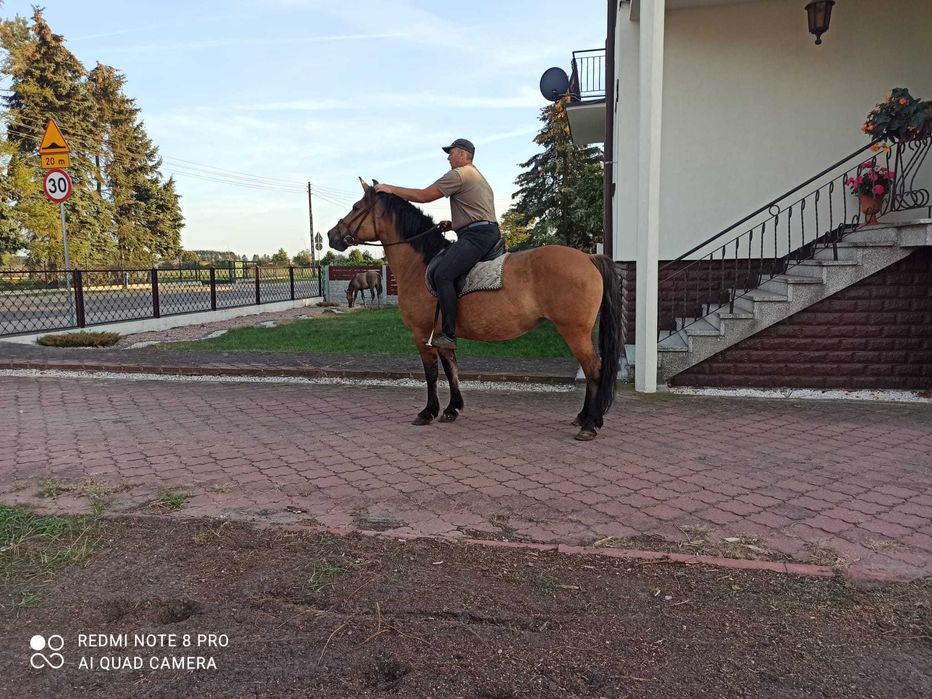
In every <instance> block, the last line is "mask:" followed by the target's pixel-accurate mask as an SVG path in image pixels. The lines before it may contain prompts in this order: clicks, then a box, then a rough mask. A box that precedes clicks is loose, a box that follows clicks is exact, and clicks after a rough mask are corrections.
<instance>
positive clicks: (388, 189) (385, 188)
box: [375, 182, 395, 194]
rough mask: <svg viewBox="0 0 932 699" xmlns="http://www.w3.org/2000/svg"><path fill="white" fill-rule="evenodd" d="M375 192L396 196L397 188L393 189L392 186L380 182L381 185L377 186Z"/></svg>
mask: <svg viewBox="0 0 932 699" xmlns="http://www.w3.org/2000/svg"><path fill="white" fill-rule="evenodd" d="M375 191H376V192H385V193H386V194H394V193H395V188H394V187H392V186H391V185H390V184H382V183H381V182H379V183H378V184H377V185H376V186H375Z"/></svg>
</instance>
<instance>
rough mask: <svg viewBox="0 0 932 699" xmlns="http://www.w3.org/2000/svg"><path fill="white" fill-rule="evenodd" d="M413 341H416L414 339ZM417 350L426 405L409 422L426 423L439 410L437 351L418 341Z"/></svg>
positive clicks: (414, 423)
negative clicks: (425, 382) (422, 368)
mask: <svg viewBox="0 0 932 699" xmlns="http://www.w3.org/2000/svg"><path fill="white" fill-rule="evenodd" d="M417 337H419V336H418V335H417V334H415V338H417ZM415 342H417V340H416V339H415ZM418 352H419V353H420V355H421V362H422V363H423V364H424V378H425V379H426V380H427V405H425V406H424V409H423V410H422V411H421V412H419V413H418V414H417V417H416V418H414V421H413V422H412V423H411V424H413V425H427V424H430V423H431V422H432V421H433V419H434V418H435V417H437V413H439V412H440V399H439V398H438V397H437V377H438V375H439V371H438V368H437V351H436V350H433V349H431V348H429V347H425V346H424V345H423V344H421V343H418Z"/></svg>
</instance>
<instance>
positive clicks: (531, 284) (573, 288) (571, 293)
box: [328, 178, 621, 440]
mask: <svg viewBox="0 0 932 699" xmlns="http://www.w3.org/2000/svg"><path fill="white" fill-rule="evenodd" d="M360 182H361V183H362V186H363V191H364V192H365V194H364V196H363V198H362V199H360V200H359V201H358V202H356V203H355V204H354V205H353V208H352V210H351V211H350V212H349V213H348V214H347V215H346V216H345V217H343V218H342V219H340V221H338V222H337V225H336V226H334V227H333V228H332V229H331V230H330V231H329V233H328V235H329V238H330V246H331V247H332V248H334V249H335V250H339V251H343V250H346V249H347V248H348V247H349V246H351V245H358V244H360V243H363V242H369V243H376V242H378V243H381V244H382V245H383V246H384V247H385V255H386V257H387V258H388V262H389V264H390V265H391V268H392V271H393V272H394V274H395V277H396V278H397V280H398V306H399V308H400V310H401V318H402V320H403V321H404V324H405V325H406V326H408V328H410V329H411V331H412V332H413V334H414V342H415V344H416V345H417V349H418V352H419V353H420V355H421V361H422V362H423V364H424V374H425V376H426V379H427V405H426V406H425V407H424V409H423V410H421V412H419V413H418V414H417V417H416V418H415V420H414V424H415V425H426V424H428V423H430V422H431V421H432V420H433V419H434V418H436V417H437V415H438V414H439V413H440V401H439V399H438V397H437V377H438V367H437V361H438V358H439V360H440V363H441V364H442V365H443V370H444V372H445V373H446V376H447V380H448V382H449V384H450V403H449V405H447V407H446V408H445V409H444V410H443V414H442V415H441V416H440V421H441V422H452V421H453V420H455V419H456V418H457V416H458V415H459V413H460V411H461V410H462V409H463V405H464V404H463V397H462V395H461V393H460V388H459V378H458V368H457V362H456V352H455V351H447V350H443V351H438V350H437V349H434V348H431V347H427V346H426V345H425V344H424V338H426V337H428V336H429V335H430V334H431V331H432V330H433V328H434V323H435V315H434V310H435V308H436V299H434V297H433V296H431V295H430V293H429V292H428V291H427V288H426V286H425V284H424V274H425V271H426V268H427V263H428V262H429V261H430V260H431V259H432V258H433V257H434V256H435V255H437V253H439V252H440V251H441V250H443V249H445V248H446V247H448V246H449V245H450V241H448V240H447V239H446V238H444V237H443V235H442V234H441V233H440V231H439V230H438V228H437V226H435V225H434V221H433V219H432V218H430V217H429V216H426V215H425V214H424V213H423V212H422V211H421V210H420V209H418V208H417V207H416V206H414V205H412V204H409V203H408V202H406V201H404V200H403V199H401V198H400V197H396V196H394V195H392V194H378V193H376V191H375V189H374V188H372V187H370V186H369V185H368V184H367V183H366V182H365V181H363V180H362V178H360ZM503 282H504V284H503V287H502V288H501V289H499V290H497V291H479V292H474V293H471V294H467V295H465V296H463V297H462V298H461V299H460V301H459V314H458V315H457V326H456V335H457V337H462V338H467V339H474V340H484V341H492V340H511V339H513V338H516V337H520V336H521V335H524V334H525V333H527V332H529V331H530V330H532V329H533V328H534V327H535V326H537V324H538V323H540V321H541V320H542V319H545V318H546V319H548V320H550V321H552V322H553V324H554V325H555V326H556V328H557V330H558V331H559V333H560V334H561V335H562V336H563V339H564V340H566V343H567V344H568V345H569V347H570V349H571V350H572V352H573V354H574V355H575V357H576V359H577V360H578V361H579V364H580V366H581V367H582V369H583V372H584V373H585V375H586V398H585V401H584V403H583V407H582V410H581V411H580V412H579V414H578V415H577V416H576V420H575V421H574V422H573V424H574V425H578V426H579V427H580V430H579V433H578V434H577V435H576V439H579V440H589V439H593V438H594V437H595V436H596V433H597V431H598V429H599V428H601V427H602V418H603V416H604V415H605V413H606V412H607V411H608V409H609V407H610V406H611V404H612V401H613V400H614V396H615V380H616V378H617V374H618V357H619V350H620V317H619V312H620V309H621V302H620V296H619V284H618V276H617V274H616V272H615V265H614V263H613V262H612V260H611V259H610V258H608V257H606V256H605V255H589V254H586V253H584V252H581V251H579V250H575V249H573V248H567V247H562V246H557V245H548V246H544V247H541V248H536V249H534V250H525V251H521V252H515V253H512V254H511V256H510V257H508V258H507V260H506V261H505V266H504V270H503ZM596 319H598V321H599V338H598V345H599V352H598V354H597V353H596V352H595V349H594V347H593V344H592V332H593V328H594V327H595V323H596ZM438 355H439V356H438ZM600 355H601V358H600Z"/></svg>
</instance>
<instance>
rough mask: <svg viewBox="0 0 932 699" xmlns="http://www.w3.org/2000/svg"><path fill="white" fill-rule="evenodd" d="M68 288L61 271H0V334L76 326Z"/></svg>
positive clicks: (70, 292) (70, 291) (68, 281)
mask: <svg viewBox="0 0 932 699" xmlns="http://www.w3.org/2000/svg"><path fill="white" fill-rule="evenodd" d="M70 287H71V281H70V279H68V278H67V275H66V274H65V272H64V271H62V270H41V271H8V272H7V271H4V272H0V334H3V335H13V334H17V333H30V332H41V331H43V330H60V329H63V328H73V327H75V326H76V325H77V319H76V315H75V306H74V294H73V293H72V289H71V288H70Z"/></svg>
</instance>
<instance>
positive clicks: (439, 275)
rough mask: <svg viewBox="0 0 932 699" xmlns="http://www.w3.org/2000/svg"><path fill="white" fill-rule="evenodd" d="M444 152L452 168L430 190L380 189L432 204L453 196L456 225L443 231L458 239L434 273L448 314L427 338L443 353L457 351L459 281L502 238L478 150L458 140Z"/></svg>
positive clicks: (378, 188)
mask: <svg viewBox="0 0 932 699" xmlns="http://www.w3.org/2000/svg"><path fill="white" fill-rule="evenodd" d="M443 150H444V151H445V152H446V153H447V154H448V156H447V161H448V162H449V163H450V168H451V170H450V171H449V172H447V173H446V174H445V175H443V176H442V177H441V178H440V179H438V180H437V181H436V182H434V183H433V184H432V185H430V186H429V187H426V188H425V189H411V188H409V187H397V186H395V185H390V184H378V185H376V188H375V189H376V191H377V192H387V193H388V194H394V195H396V196H399V197H401V198H402V199H405V200H407V201H410V202H415V203H417V204H426V203H427V202H431V201H436V200H437V199H439V198H440V197H449V198H450V214H451V218H452V219H453V220H452V222H448V221H444V222H442V223H441V224H440V225H441V227H442V230H449V229H450V228H451V227H452V229H453V230H454V231H456V234H457V241H456V242H455V243H454V244H453V245H451V246H450V248H449V249H448V250H447V251H446V253H445V254H444V256H443V259H442V260H440V262H439V264H438V265H437V268H436V269H435V271H434V276H433V282H434V288H435V289H436V291H437V300H438V302H439V304H440V311H441V313H442V315H443V323H442V326H441V328H442V333H441V334H440V335H434V336H433V338H429V339H428V340H425V342H429V344H430V345H431V346H432V347H436V348H438V349H456V311H457V294H456V288H455V285H454V281H455V280H456V278H457V277H459V276H460V275H463V274H466V273H467V272H469V270H470V269H472V268H473V266H474V265H475V264H476V263H477V262H478V261H479V260H481V259H482V258H483V257H484V256H485V255H486V253H488V252H489V251H490V250H492V248H494V247H495V246H496V245H497V244H498V242H499V240H500V239H501V233H500V232H499V229H498V223H497V222H496V219H495V200H494V196H493V194H492V188H491V187H490V186H489V183H488V182H487V181H486V179H485V177H483V176H482V173H481V172H479V170H477V169H476V166H475V165H473V162H472V160H473V156H474V155H475V154H476V147H475V146H474V145H473V144H472V143H471V142H470V141H467V140H466V139H465V138H458V139H456V140H455V141H453V143H451V144H450V145H449V146H444V148H443Z"/></svg>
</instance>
